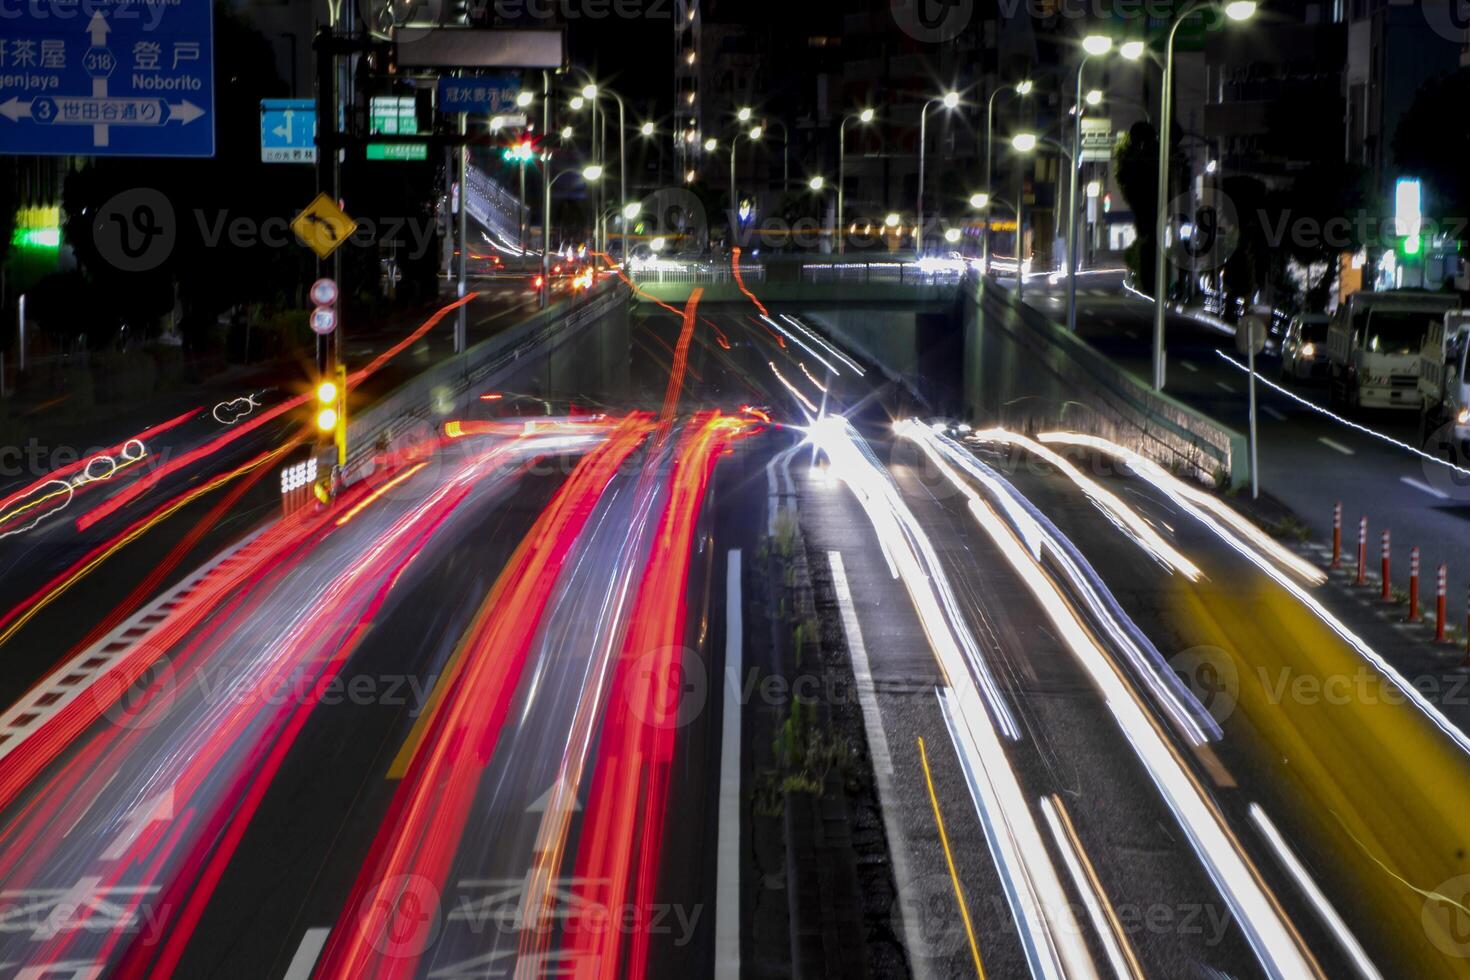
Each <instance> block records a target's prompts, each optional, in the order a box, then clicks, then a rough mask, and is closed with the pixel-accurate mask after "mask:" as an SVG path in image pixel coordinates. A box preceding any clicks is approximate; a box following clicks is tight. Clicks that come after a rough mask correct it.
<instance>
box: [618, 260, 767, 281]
mask: <svg viewBox="0 0 1470 980" xmlns="http://www.w3.org/2000/svg"><path fill="white" fill-rule="evenodd" d="M628 274H629V276H631V277H632V278H633V280H634V281H636V282H643V283H695V284H713V283H724V282H735V281H736V280H735V273H734V271H733V270H732V269H731V268H730V267H729V266H728V265H715V264H713V263H703V262H700V263H689V264H687V265H674V264H672V263H670V264H667V265H665V264H656V265H630V266H629V267H628ZM740 278H741V280H743V281H744V282H747V283H752V282H765V281H766V267H765V266H763V265H745V264H743V263H742V264H741V266H740Z"/></svg>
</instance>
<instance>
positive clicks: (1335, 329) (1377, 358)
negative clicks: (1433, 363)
mask: <svg viewBox="0 0 1470 980" xmlns="http://www.w3.org/2000/svg"><path fill="white" fill-rule="evenodd" d="M1459 305H1460V301H1459V297H1458V296H1456V295H1454V294H1451V293H1428V292H1415V291H1409V290H1395V291H1389V292H1382V293H1353V294H1352V295H1351V296H1349V297H1348V298H1347V300H1346V301H1345V302H1343V303H1342V304H1341V305H1340V306H1339V307H1338V309H1337V314H1336V315H1335V316H1334V317H1333V320H1332V326H1331V328H1330V329H1329V330H1328V332H1327V358H1328V362H1329V365H1330V367H1329V372H1330V374H1329V397H1330V399H1331V401H1332V402H1333V404H1335V405H1338V406H1343V407H1346V408H1349V409H1358V408H1388V409H1418V408H1420V407H1421V406H1422V404H1423V400H1422V398H1421V396H1420V394H1419V356H1420V354H1421V352H1422V351H1423V349H1424V345H1425V342H1426V341H1427V339H1428V336H1429V333H1430V330H1431V329H1432V328H1433V327H1434V326H1435V325H1436V324H1439V325H1441V326H1442V325H1443V321H1444V315H1445V314H1446V313H1448V312H1450V311H1451V310H1453V309H1455V308H1456V307H1458V306H1459Z"/></svg>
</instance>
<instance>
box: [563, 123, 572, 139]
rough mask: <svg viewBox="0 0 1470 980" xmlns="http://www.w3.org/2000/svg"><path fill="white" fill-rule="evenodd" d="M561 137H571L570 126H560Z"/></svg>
mask: <svg viewBox="0 0 1470 980" xmlns="http://www.w3.org/2000/svg"><path fill="white" fill-rule="evenodd" d="M561 138H562V139H563V140H569V139H571V138H572V127H570V126H563V127H562V128H561Z"/></svg>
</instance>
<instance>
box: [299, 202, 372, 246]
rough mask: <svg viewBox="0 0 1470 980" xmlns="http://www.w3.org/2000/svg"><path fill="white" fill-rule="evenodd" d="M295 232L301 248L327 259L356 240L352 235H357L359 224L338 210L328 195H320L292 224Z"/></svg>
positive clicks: (335, 203)
mask: <svg viewBox="0 0 1470 980" xmlns="http://www.w3.org/2000/svg"><path fill="white" fill-rule="evenodd" d="M291 230H292V231H294V232H296V237H297V239H299V240H300V242H301V244H303V245H305V246H306V247H307V248H309V249H311V250H312V251H313V252H315V253H316V254H317V257H318V258H323V259H324V258H326V257H327V256H329V255H331V254H332V253H333V252H335V251H337V249H339V248H341V247H342V245H343V243H345V242H346V241H347V239H349V238H351V237H352V233H353V232H355V231H357V222H356V221H354V220H353V219H351V218H349V217H348V216H347V214H346V212H344V211H343V210H342V209H341V208H339V207H337V202H335V201H333V200H332V199H331V198H330V197H328V196H327V195H325V194H318V195H317V196H316V200H315V201H312V202H311V203H310V204H308V205H307V206H306V209H305V210H303V211H302V212H301V213H300V214H298V215H297V216H296V217H295V219H294V220H293V221H292V222H291Z"/></svg>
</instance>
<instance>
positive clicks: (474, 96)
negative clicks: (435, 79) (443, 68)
mask: <svg viewBox="0 0 1470 980" xmlns="http://www.w3.org/2000/svg"><path fill="white" fill-rule="evenodd" d="M520 94H521V79H520V77H519V76H517V75H478V76H476V75H469V76H466V77H464V78H450V77H447V76H444V75H440V76H439V111H440V112H443V113H449V114H453V113H457V112H474V113H481V114H484V115H491V116H498V115H500V114H502V113H510V112H515V111H517V106H516V96H517V95H520Z"/></svg>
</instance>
